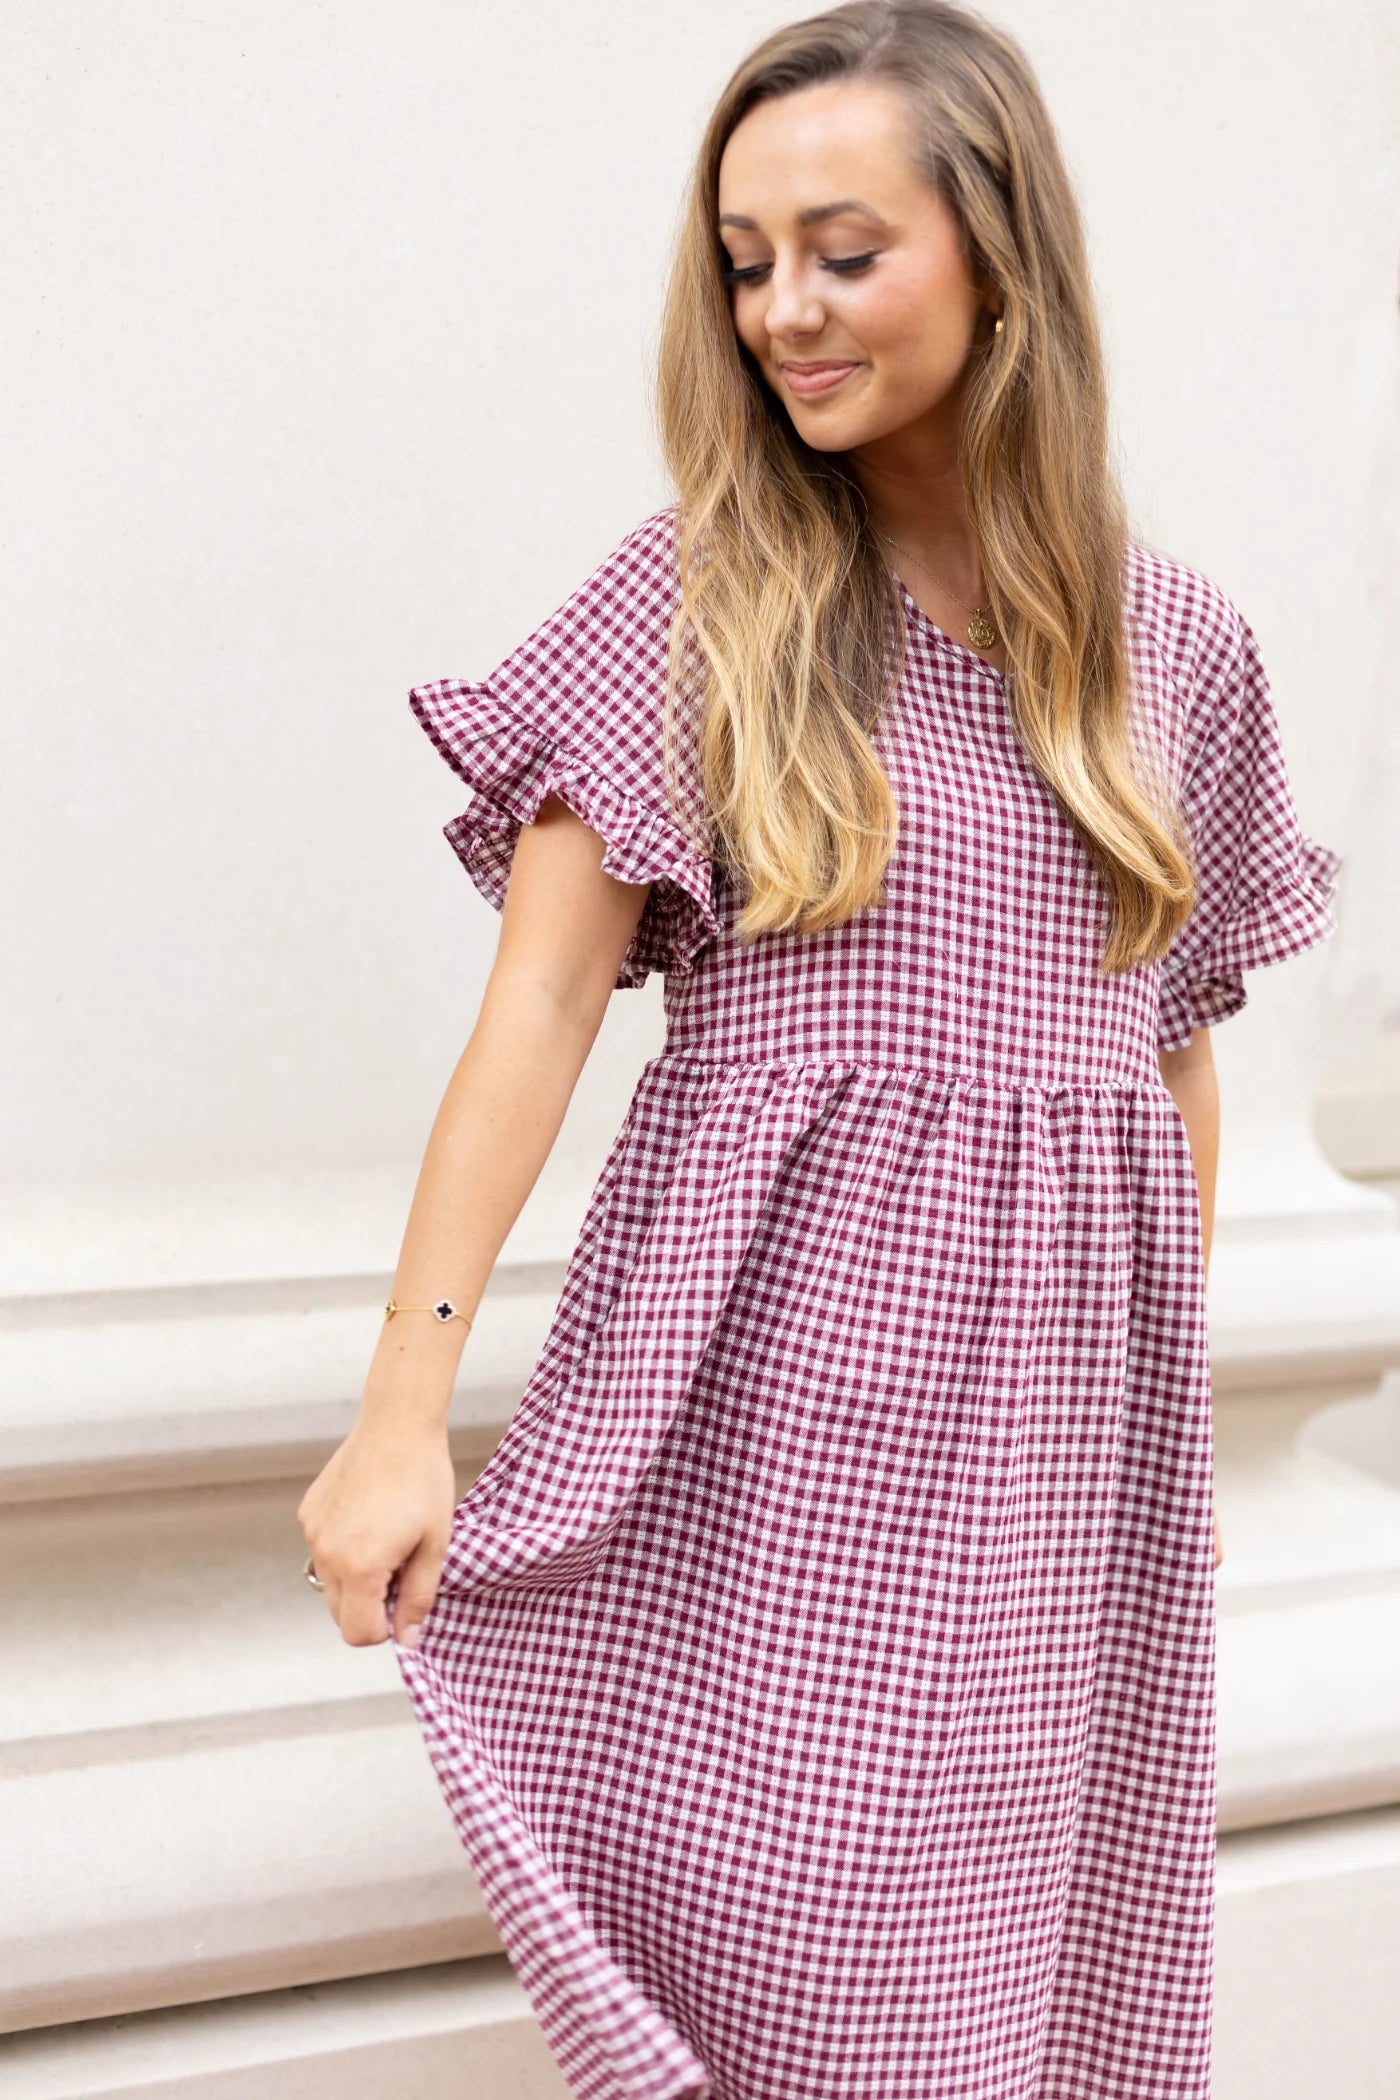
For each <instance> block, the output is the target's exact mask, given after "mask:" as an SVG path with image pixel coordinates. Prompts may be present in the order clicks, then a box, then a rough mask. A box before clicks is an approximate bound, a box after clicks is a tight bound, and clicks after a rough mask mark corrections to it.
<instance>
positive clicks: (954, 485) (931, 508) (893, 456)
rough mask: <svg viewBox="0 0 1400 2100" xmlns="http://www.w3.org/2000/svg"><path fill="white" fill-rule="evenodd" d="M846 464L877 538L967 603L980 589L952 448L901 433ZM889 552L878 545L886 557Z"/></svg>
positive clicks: (933, 439)
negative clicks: (891, 543) (925, 566)
mask: <svg viewBox="0 0 1400 2100" xmlns="http://www.w3.org/2000/svg"><path fill="white" fill-rule="evenodd" d="M911 440H912V441H911ZM848 459H849V462H850V466H851V469H852V472H853V473H854V474H855V477H856V479H857V480H858V482H859V483H860V487H861V490H862V493H863V494H864V496H865V500H866V504H867V506H868V508H869V512H870V521H871V523H872V525H873V526H874V528H875V530H876V531H877V532H878V533H882V534H885V535H887V536H888V539H889V540H893V541H894V542H895V543H896V545H897V546H898V547H901V548H905V549H907V550H908V552H909V553H910V554H911V555H913V556H914V557H915V559H916V560H917V561H920V562H926V563H927V564H928V567H929V568H930V569H931V570H933V572H934V573H935V575H937V576H940V577H942V578H943V580H944V582H945V584H946V585H947V586H948V587H949V588H951V589H952V590H954V591H957V592H959V593H960V594H961V595H963V596H966V597H968V598H971V597H972V596H973V594H975V593H976V592H978V591H980V590H981V588H982V562H981V552H980V549H979V546H978V541H977V535H976V533H975V532H974V531H973V529H972V522H971V520H970V519H969V517H968V515H967V502H966V497H965V494H964V490H963V477H962V462H961V460H960V458H959V456H958V453H957V450H956V448H955V447H954V446H953V445H951V444H950V443H947V442H946V441H940V440H939V439H938V438H937V437H935V436H934V435H933V434H931V433H930V434H924V433H920V434H919V435H918V436H917V437H915V436H914V434H913V433H910V432H908V431H901V432H898V433H897V434H896V436H895V437H893V438H889V439H882V440H879V441H877V443H875V444H874V445H867V446H862V447H860V448H859V450H858V451H853V452H851V453H850V454H848ZM882 544H884V543H882ZM892 551H893V550H892V549H891V548H890V547H889V546H888V544H884V552H885V553H886V555H889V554H890V553H891V552H892Z"/></svg>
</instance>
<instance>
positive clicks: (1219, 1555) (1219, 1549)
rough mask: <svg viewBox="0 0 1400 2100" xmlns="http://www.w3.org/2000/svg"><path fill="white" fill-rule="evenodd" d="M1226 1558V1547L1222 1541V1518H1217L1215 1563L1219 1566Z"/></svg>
mask: <svg viewBox="0 0 1400 2100" xmlns="http://www.w3.org/2000/svg"><path fill="white" fill-rule="evenodd" d="M1224 1558H1225V1548H1224V1547H1223V1546H1222V1545H1221V1543H1220V1519H1219V1517H1216V1519H1215V1565H1216V1567H1217V1568H1218V1567H1219V1566H1220V1563H1221V1561H1222V1560H1224Z"/></svg>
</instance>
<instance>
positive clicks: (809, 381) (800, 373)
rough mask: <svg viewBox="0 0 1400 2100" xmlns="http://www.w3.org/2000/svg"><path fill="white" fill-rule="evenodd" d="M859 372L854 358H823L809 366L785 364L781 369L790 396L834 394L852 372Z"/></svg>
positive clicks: (857, 363)
mask: <svg viewBox="0 0 1400 2100" xmlns="http://www.w3.org/2000/svg"><path fill="white" fill-rule="evenodd" d="M859 370H860V365H859V362H858V361H857V360H856V359H854V358H849V357H842V358H831V357H824V358H822V359H821V360H820V361H819V362H818V361H814V362H813V363H812V364H810V365H798V364H785V365H783V366H782V367H781V371H782V375H783V382H784V384H785V385H786V387H787V390H788V392H789V393H790V394H809V395H813V396H815V395H818V394H834V393H835V391H836V389H837V387H839V386H843V385H844V384H845V382H846V381H847V380H848V379H849V378H850V376H851V374H852V373H853V372H857V371H859Z"/></svg>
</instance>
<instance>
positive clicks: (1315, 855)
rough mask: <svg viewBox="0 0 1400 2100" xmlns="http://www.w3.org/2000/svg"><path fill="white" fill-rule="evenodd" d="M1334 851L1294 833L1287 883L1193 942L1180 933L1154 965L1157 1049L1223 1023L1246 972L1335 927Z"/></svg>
mask: <svg viewBox="0 0 1400 2100" xmlns="http://www.w3.org/2000/svg"><path fill="white" fill-rule="evenodd" d="M1342 865H1343V862H1342V856H1341V855H1340V854H1339V853H1334V852H1333V851H1332V849H1331V848H1330V847H1328V846H1323V845H1320V844H1319V843H1318V842H1317V840H1316V839H1311V838H1307V837H1304V838H1301V839H1300V841H1299V845H1298V852H1297V857H1296V867H1295V870H1294V874H1293V877H1292V879H1291V880H1290V881H1288V882H1287V883H1275V884H1274V886H1273V887H1272V888H1270V889H1268V890H1261V891H1259V892H1257V893H1256V894H1255V895H1254V896H1252V897H1250V898H1249V899H1248V900H1247V901H1246V902H1245V903H1243V904H1241V905H1240V906H1238V908H1237V909H1235V910H1233V911H1231V912H1228V913H1224V914H1222V915H1221V916H1219V917H1218V918H1215V919H1214V920H1212V921H1209V922H1208V923H1207V925H1206V927H1205V928H1204V929H1203V937H1202V939H1201V940H1200V941H1199V942H1196V941H1192V940H1191V939H1190V937H1189V930H1188V936H1187V938H1186V939H1185V940H1183V942H1182V944H1181V947H1180V949H1179V950H1177V951H1173V952H1172V953H1171V954H1169V955H1168V956H1167V958H1166V960H1165V962H1164V963H1163V966H1162V978H1161V994H1160V1008H1159V1011H1160V1026H1159V1031H1158V1048H1159V1049H1161V1050H1178V1049H1181V1048H1182V1047H1184V1045H1185V1044H1186V1043H1188V1042H1189V1041H1190V1039H1191V1036H1192V1034H1193V1033H1194V1031H1195V1030H1196V1029H1198V1028H1211V1027H1214V1025H1215V1024H1216V1023H1217V1022H1218V1021H1225V1020H1228V1019H1229V1018H1230V1016H1231V1015H1232V1014H1236V1013H1238V1012H1239V1011H1240V1009H1241V1008H1242V1007H1243V1006H1244V1005H1245V1004H1246V1003H1247V999H1248V993H1247V990H1246V988H1245V983H1244V973H1245V971H1246V970H1259V969H1263V968H1265V967H1266V966H1267V965H1269V964H1270V963H1280V962H1287V961H1289V960H1290V958H1291V957H1293V956H1295V955H1302V954H1304V953H1305V952H1306V951H1307V950H1308V949H1309V948H1313V947H1315V946H1316V945H1317V944H1318V942H1319V941H1323V940H1325V939H1327V937H1328V936H1329V934H1331V933H1332V932H1333V931H1334V929H1335V924H1336V915H1335V905H1336V899H1337V892H1338V888H1339V886H1340V880H1341V872H1342Z"/></svg>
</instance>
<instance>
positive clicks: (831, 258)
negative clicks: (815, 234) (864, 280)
mask: <svg viewBox="0 0 1400 2100" xmlns="http://www.w3.org/2000/svg"><path fill="white" fill-rule="evenodd" d="M877 253H878V250H875V249H872V251H871V252H870V254H869V255H827V256H823V258H822V268H823V269H824V270H834V271H836V273H837V274H838V276H847V277H850V276H854V275H856V273H857V272H858V271H860V270H867V269H869V267H870V265H871V263H873V262H874V261H875V258H876V255H877ZM772 267H773V265H772V264H771V263H750V265H749V267H748V269H746V270H723V271H721V273H720V274H721V276H722V277H723V279H724V282H725V283H726V284H757V283H758V281H759V279H760V278H761V277H764V276H766V275H767V273H768V271H769V270H771V269H772Z"/></svg>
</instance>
